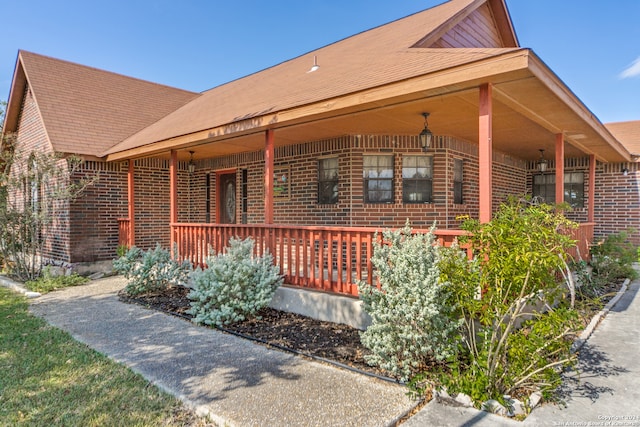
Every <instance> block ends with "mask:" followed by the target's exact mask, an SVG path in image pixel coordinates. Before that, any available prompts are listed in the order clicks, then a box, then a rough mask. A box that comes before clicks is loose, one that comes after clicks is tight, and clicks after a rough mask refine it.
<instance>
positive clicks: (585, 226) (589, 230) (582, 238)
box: [567, 222, 596, 261]
mask: <svg viewBox="0 0 640 427" xmlns="http://www.w3.org/2000/svg"><path fill="white" fill-rule="evenodd" d="M595 226H596V223H595V222H584V223H581V224H580V225H579V227H578V228H575V229H572V230H569V231H568V232H567V234H569V236H571V238H572V239H573V240H575V241H576V246H575V247H574V248H571V249H569V250H568V251H567V253H568V255H569V256H570V257H571V258H573V259H574V260H576V261H578V260H581V259H584V260H586V259H589V252H590V250H589V247H590V246H591V243H593V233H594V229H595Z"/></svg>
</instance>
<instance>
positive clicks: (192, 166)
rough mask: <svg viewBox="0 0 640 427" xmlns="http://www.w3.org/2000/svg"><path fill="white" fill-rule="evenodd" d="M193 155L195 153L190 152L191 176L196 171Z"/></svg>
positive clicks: (189, 166) (189, 167)
mask: <svg viewBox="0 0 640 427" xmlns="http://www.w3.org/2000/svg"><path fill="white" fill-rule="evenodd" d="M193 153H194V151H189V154H190V155H191V157H190V158H189V164H188V165H187V168H188V169H189V173H190V174H192V173H194V172H195V171H196V164H195V163H193Z"/></svg>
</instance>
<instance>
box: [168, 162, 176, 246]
mask: <svg viewBox="0 0 640 427" xmlns="http://www.w3.org/2000/svg"><path fill="white" fill-rule="evenodd" d="M176 222H178V152H177V151H176V150H171V158H170V160H169V223H171V224H174V223H176ZM170 228H171V239H170V244H171V248H172V249H171V250H173V244H174V243H175V241H176V239H175V236H174V234H173V228H172V227H170Z"/></svg>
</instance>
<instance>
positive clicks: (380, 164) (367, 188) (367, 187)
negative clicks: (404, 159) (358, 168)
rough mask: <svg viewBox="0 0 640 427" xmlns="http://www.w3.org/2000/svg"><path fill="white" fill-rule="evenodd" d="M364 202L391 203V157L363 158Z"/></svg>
mask: <svg viewBox="0 0 640 427" xmlns="http://www.w3.org/2000/svg"><path fill="white" fill-rule="evenodd" d="M362 177H363V178H364V201H365V202H367V203H392V202H393V156H363V168H362Z"/></svg>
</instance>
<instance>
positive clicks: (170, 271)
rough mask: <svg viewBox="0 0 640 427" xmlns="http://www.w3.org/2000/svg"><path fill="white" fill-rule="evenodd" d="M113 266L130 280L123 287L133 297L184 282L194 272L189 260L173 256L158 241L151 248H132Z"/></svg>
mask: <svg viewBox="0 0 640 427" xmlns="http://www.w3.org/2000/svg"><path fill="white" fill-rule="evenodd" d="M113 268H114V269H115V270H116V271H117V272H118V273H120V274H122V275H123V276H124V277H125V278H126V279H128V283H127V286H126V287H125V288H124V289H125V292H127V293H128V294H129V295H132V296H133V295H139V294H143V293H146V292H152V291H156V290H161V289H165V288H167V287H168V286H169V285H170V284H174V285H184V284H185V283H186V282H187V279H188V278H189V273H190V272H191V264H190V263H189V261H183V262H181V263H180V262H178V261H176V260H174V259H171V254H170V253H169V251H168V250H167V249H162V247H161V246H160V245H159V244H158V245H157V246H156V248H155V249H150V250H148V251H142V250H141V249H140V248H137V247H135V246H134V247H132V248H131V249H129V250H128V251H127V253H125V254H124V256H122V257H120V258H118V259H117V260H115V261H114V262H113Z"/></svg>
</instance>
